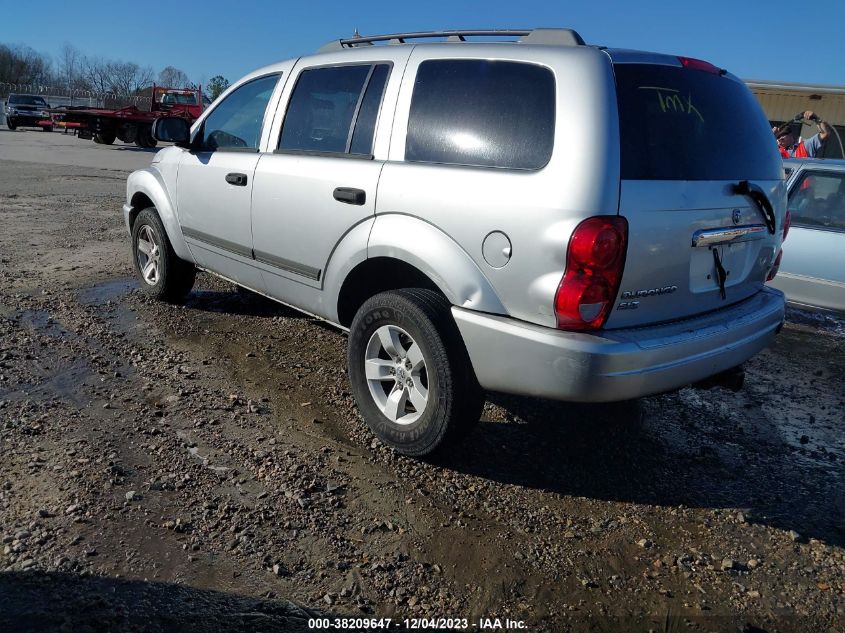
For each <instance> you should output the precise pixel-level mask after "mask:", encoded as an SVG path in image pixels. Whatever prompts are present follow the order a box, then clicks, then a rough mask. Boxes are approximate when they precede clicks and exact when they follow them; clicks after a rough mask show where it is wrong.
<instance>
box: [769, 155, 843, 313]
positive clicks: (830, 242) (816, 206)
mask: <svg viewBox="0 0 845 633" xmlns="http://www.w3.org/2000/svg"><path fill="white" fill-rule="evenodd" d="M783 163H784V167H785V168H786V171H787V174H788V176H787V189H788V192H789V193H788V197H789V203H788V209H789V213H790V216H791V228H790V229H789V239H788V240H787V241H786V242H785V243H784V247H783V259H782V261H781V265H780V271H779V272H778V275H777V277H775V278H774V280H772V282H771V285H772V286H774V287H775V288H778V289H779V290H782V291H783V292H784V293H785V294H786V299H787V301H788V302H789V303H790V304H793V305H796V306H798V307H809V308H814V309H822V310H832V311H835V312H842V313H845V160H826V159H825V160H795V159H790V160H785V161H784V162H783Z"/></svg>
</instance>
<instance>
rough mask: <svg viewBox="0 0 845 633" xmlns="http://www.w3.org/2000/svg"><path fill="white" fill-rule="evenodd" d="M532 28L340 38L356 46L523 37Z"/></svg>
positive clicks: (422, 32) (347, 43)
mask: <svg viewBox="0 0 845 633" xmlns="http://www.w3.org/2000/svg"><path fill="white" fill-rule="evenodd" d="M530 32H531V30H530V29H488V30H474V31H415V32H412V33H393V34H392V35H365V36H360V37H350V38H347V39H342V40H340V43H341V45H342V46H344V47H350V46H355V45H356V44H373V43H374V42H389V41H390V40H395V41H397V42H400V43H402V44H404V43H405V40H415V39H423V38H427V37H457V38H460V39H461V40H463V39H464V38H466V37H522V36H523V35H528V34H529V33H530Z"/></svg>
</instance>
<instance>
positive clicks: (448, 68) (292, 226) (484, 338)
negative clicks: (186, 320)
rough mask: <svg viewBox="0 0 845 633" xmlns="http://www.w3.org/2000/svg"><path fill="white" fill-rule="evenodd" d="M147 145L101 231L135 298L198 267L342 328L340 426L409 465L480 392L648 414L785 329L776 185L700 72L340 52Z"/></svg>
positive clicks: (186, 278)
mask: <svg viewBox="0 0 845 633" xmlns="http://www.w3.org/2000/svg"><path fill="white" fill-rule="evenodd" d="M477 35H488V36H490V35H495V36H508V37H511V41H507V42H467V41H464V40H465V38H466V37H472V36H477ZM438 38H439V40H440V41H437V40H438ZM446 38H449V41H443V40H445V39H446ZM516 38H520V39H519V40H517V39H516ZM412 40H428V41H427V42H416V41H412ZM432 40H434V41H432ZM388 42H392V43H391V44H390V45H386V44H387V43H388ZM379 44H382V45H379ZM736 120H742V121H743V125H742V126H739V127H738V128H737V134H738V135H739V136H734V137H733V138H732V147H731V151H730V152H727V153H726V152H725V151H724V148H723V147H722V146H720V145H718V144H714V143H713V142H712V139H713V138H716V137H718V136H719V135H721V134H722V131H723V130H724V129H726V128H727V127H735V126H733V125H732V124H733V122H734V121H736ZM573 122H577V125H573ZM153 134H154V135H155V136H156V138H157V139H158V140H161V141H169V142H173V143H175V145H174V146H173V147H168V148H165V149H163V150H162V151H160V152H159V153H158V154H156V156H155V158H154V160H153V163H152V165H151V166H150V167H148V168H147V169H143V170H140V171H136V172H134V173H133V174H132V175H131V176H130V177H129V180H128V183H127V196H126V204H125V205H124V208H123V210H124V214H125V219H126V226H127V230H128V231H129V233H130V235H131V240H132V249H133V254H134V264H135V269H136V272H137V274H138V277H139V279H140V281H141V285H142V287H143V288H144V289H145V291H146V292H147V293H148V294H150V295H151V296H154V297H157V298H161V299H167V300H177V299H179V298H181V297H182V296H184V295H185V294H187V293H188V292H189V291H190V289H191V287H192V286H193V283H194V275H195V272H196V269H197V268H201V269H204V270H208V271H211V272H213V273H214V274H217V275H220V276H221V277H224V278H226V279H229V280H231V281H233V282H234V283H236V284H238V285H240V286H243V287H246V288H248V289H250V290H253V291H256V292H258V293H260V294H263V295H267V296H269V297H271V298H273V299H275V300H278V301H280V302H283V303H286V304H289V305H292V306H294V307H296V308H298V309H300V310H302V311H304V312H307V313H310V314H313V315H316V316H318V317H320V318H323V319H325V320H327V321H330V322H332V323H334V324H336V325H338V326H340V327H342V328H344V329H348V330H349V346H348V358H347V367H348V375H349V380H350V383H351V391H352V393H353V394H354V396H355V399H356V401H357V403H358V407H359V410H360V411H361V413H362V416H363V418H364V420H365V421H366V422H367V423H368V424H369V425H370V427H371V428H372V430H373V431H374V433H375V434H376V435H377V436H378V437H379V438H380V439H381V440H382V441H383V442H385V443H386V444H388V445H390V446H392V447H394V448H395V449H396V450H398V451H400V452H402V453H405V454H408V455H417V456H418V455H426V454H428V453H430V452H432V451H434V450H435V449H437V448H438V447H439V446H441V445H442V444H448V443H449V442H451V441H454V440H457V439H459V438H460V437H462V436H463V435H464V434H465V433H466V432H467V431H468V429H469V428H471V427H472V425H473V424H474V423H475V422H477V421H478V418H479V415H480V412H481V408H482V406H483V403H484V400H485V398H484V390H491V391H504V392H510V393H516V394H524V395H530V396H540V397H546V398H556V399H561V400H573V401H580V402H606V401H618V400H626V399H629V398H636V397H639V396H643V395H648V394H654V393H660V392H664V391H669V390H673V389H677V388H680V387H683V386H686V385H688V384H691V383H694V382H697V381H701V380H703V379H705V378H708V377H711V376H713V375H714V374H719V373H721V372H727V371H729V370H733V369H734V368H736V367H737V366H739V365H741V364H742V363H743V362H745V361H746V360H748V358H750V357H751V356H753V355H754V354H756V353H757V352H759V351H760V350H761V349H763V348H764V347H766V346H767V345H768V344H769V343H770V342H771V340H772V338H773V337H774V335H775V334H776V333H777V332H778V331H779V329H780V327H781V325H782V323H783V314H784V298H783V294H782V293H781V292H779V291H777V290H773V289H771V288H766V287H765V281H766V279H767V277H769V276H771V275H772V274H774V273H775V272H776V269H777V261H778V258H779V254H780V252H781V242H782V236H783V232H784V228H785V227H784V219H785V214H786V195H785V185H784V182H783V165H782V162H781V159H780V156H778V154H777V152H776V149H775V146H774V140H773V138H772V134H771V128H770V126H769V123H768V121H767V120H766V118H765V116H764V115H763V112H762V110H761V109H760V106H759V104H758V103H757V101H756V99H755V98H754V97H753V95H752V94H751V93H750V92H749V91H748V88H746V86H745V84H744V83H743V82H742V81H740V80H739V79H738V78H737V77H735V76H734V75H732V74H730V73H728V72H727V71H725V70H723V69H720V68H718V67H716V66H714V65H712V64H710V63H707V62H704V61H701V60H695V59H690V58H687V57H678V56H675V55H662V54H656V53H642V52H636V51H629V50H621V49H609V48H604V47H598V46H587V45H586V44H585V43H584V41H583V40H582V39H581V37H580V36H579V35H578V34H577V33H575V32H574V31H571V30H568V29H536V30H534V31H529V32H526V31H496V32H486V31H471V32H454V31H452V32H440V33H407V34H393V35H383V36H376V37H356V38H352V39H349V40H338V41H335V42H332V43H330V44H328V45H327V46H325V47H323V48H322V49H321V50H320V51H319V52H318V53H317V54H315V55H309V56H303V57H299V58H294V59H291V60H288V61H284V62H281V63H278V64H274V65H272V66H268V67H266V68H263V69H260V70H257V71H255V72H253V73H252V74H250V75H248V76H247V77H244V78H243V79H242V80H241V81H239V82H237V83H236V84H235V85H233V86H232V87H231V88H229V89H228V90H227V91H226V92H225V93H223V94H222V95H221V96H220V97H219V98H218V99H217V100H216V101H215V102H214V103H213V104H212V106H211V107H210V108H209V109H208V110H207V111H206V112H204V113H203V115H202V116H201V118H200V119H199V120H197V121H196V123H194V125H193V126H192V127H190V128H189V122H188V121H187V120H186V119H184V118H181V119H180V118H172V117H161V118H159V119H157V120H156V122H155V125H154V126H153ZM573 148H578V151H573ZM306 344H307V343H306Z"/></svg>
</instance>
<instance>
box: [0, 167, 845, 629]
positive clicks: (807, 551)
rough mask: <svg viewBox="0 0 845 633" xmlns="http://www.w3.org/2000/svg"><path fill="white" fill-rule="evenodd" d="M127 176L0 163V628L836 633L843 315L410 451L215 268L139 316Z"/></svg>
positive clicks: (326, 360)
mask: <svg viewBox="0 0 845 633" xmlns="http://www.w3.org/2000/svg"><path fill="white" fill-rule="evenodd" d="M125 177H126V173H125V172H121V171H109V170H97V169H91V168H83V167H79V166H76V167H74V166H67V165H44V164H35V163H22V162H12V161H0V538H2V544H0V547H2V548H3V550H2V554H1V555H0V630H10V631H11V630H32V631H41V630H67V631H107V630H120V631H129V630H139V631H141V630H142V631H158V630H162V631H164V630H191V631H194V630H196V631H200V630H209V631H218V630H238V631H240V630H244V631H249V630H260V631H276V630H278V631H296V630H307V629H308V619H309V618H311V617H315V616H320V617H330V618H334V617H347V616H349V617H351V616H355V617H361V616H365V617H392V618H395V619H401V618H405V617H424V616H425V617H457V618H468V619H469V621H470V625H472V623H473V622H475V623H476V624H478V620H479V619H480V618H485V617H489V618H501V619H504V618H510V619H511V620H519V621H523V622H525V623H526V626H527V627H528V630H530V631H567V630H573V631H611V630H620V629H627V630H639V631H649V630H654V631H686V630H692V631H723V630H724V631H738V630H739V631H743V630H744V631H772V632H773V631H841V630H845V601H843V592H845V549H843V546H845V483H843V474H845V435H843V427H845V416H843V410H845V408H844V407H843V405H845V383H843V381H842V379H841V376H842V374H843V372H845V329H843V327H842V323H841V322H840V321H836V320H833V319H814V318H811V317H809V316H807V315H801V314H797V313H796V314H795V315H793V316H794V317H795V318H794V320H791V322H790V323H789V324H787V326H786V328H785V329H784V331H783V332H782V333H781V335H780V337H779V338H778V340H777V342H776V343H775V345H774V346H773V348H772V349H769V350H767V351H765V352H763V353H762V354H760V355H758V356H757V357H756V358H754V359H753V360H752V361H751V362H750V363H749V364H748V368H747V369H748V372H747V379H746V386H745V387H744V388H743V389H742V390H741V391H739V392H738V393H732V392H728V391H725V390H722V389H720V388H716V389H712V390H710V391H701V390H692V389H685V390H682V391H680V392H677V393H674V394H668V395H663V396H657V397H651V398H645V399H643V400H641V401H639V402H636V403H621V404H615V405H603V406H587V405H571V404H563V403H551V402H544V401H538V400H533V399H526V398H514V397H506V396H502V395H497V394H490V396H489V401H488V403H487V405H486V407H485V411H484V416H483V421H482V423H481V424H479V426H478V427H477V429H476V430H475V431H474V433H473V434H472V435H471V436H470V437H469V439H468V440H467V441H466V443H464V444H463V445H461V446H457V447H454V449H452V450H451V451H450V452H449V453H447V454H446V455H443V456H442V457H440V458H439V459H438V460H437V461H435V462H421V461H414V460H411V459H406V458H402V457H399V456H396V455H395V454H393V453H392V452H391V451H389V450H387V449H385V448H383V447H381V446H380V445H379V444H378V442H377V441H375V440H374V438H373V436H372V435H371V434H370V433H369V431H368V430H367V428H366V426H365V425H364V424H363V422H362V421H361V420H360V418H359V416H358V414H357V412H356V409H355V407H354V404H353V401H352V397H351V394H350V392H349V388H348V386H347V383H346V371H345V345H346V339H345V337H344V336H343V335H342V334H341V333H339V332H337V331H335V330H334V329H332V328H330V327H328V326H326V325H324V324H322V323H320V322H319V321H316V320H314V319H312V318H310V317H307V316H303V315H301V314H298V313H296V312H294V311H291V310H288V309H287V308H284V307H281V306H278V305H276V304H273V303H271V302H268V301H266V300H264V299H261V298H257V297H253V296H251V295H245V294H241V293H238V292H237V291H236V290H235V288H233V287H232V286H231V285H229V284H227V283H224V282H221V281H219V280H217V279H216V278H213V277H211V276H209V275H206V274H202V275H200V276H199V277H198V282H197V286H196V288H195V289H194V292H193V293H192V294H191V295H190V297H189V299H188V301H187V303H186V304H185V305H184V306H171V305H163V304H158V303H154V302H151V301H149V300H147V299H146V298H145V297H144V296H143V295H142V294H141V293H140V292H139V290H138V284H137V282H136V281H135V280H134V279H133V278H132V276H131V268H130V259H129V245H128V244H129V241H128V238H127V236H126V234H125V229H124V227H123V224H122V217H121V214H120V205H121V203H122V197H123V190H124V183H125ZM469 630H479V627H478V626H470V628H469Z"/></svg>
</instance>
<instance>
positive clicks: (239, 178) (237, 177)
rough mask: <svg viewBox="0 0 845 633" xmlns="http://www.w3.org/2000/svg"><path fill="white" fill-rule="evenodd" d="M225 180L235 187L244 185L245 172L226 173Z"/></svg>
mask: <svg viewBox="0 0 845 633" xmlns="http://www.w3.org/2000/svg"><path fill="white" fill-rule="evenodd" d="M226 182H228V183H229V184H230V185H235V186H236V187H246V174H226Z"/></svg>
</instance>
